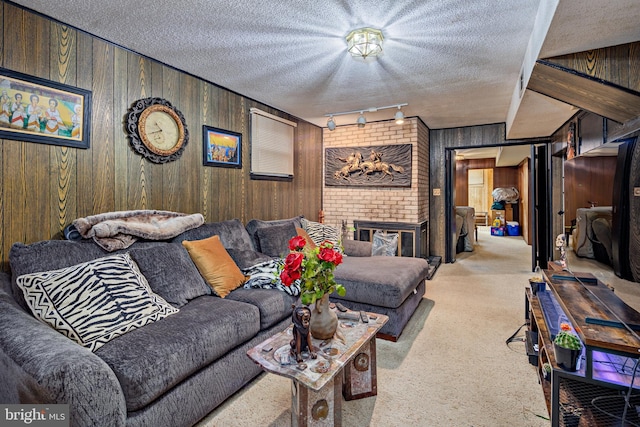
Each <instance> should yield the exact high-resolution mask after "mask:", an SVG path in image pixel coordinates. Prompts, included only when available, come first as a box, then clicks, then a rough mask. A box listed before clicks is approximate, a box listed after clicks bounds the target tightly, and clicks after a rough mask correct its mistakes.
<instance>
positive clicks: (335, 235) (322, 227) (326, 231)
mask: <svg viewBox="0 0 640 427" xmlns="http://www.w3.org/2000/svg"><path fill="white" fill-rule="evenodd" d="M300 221H301V222H302V228H303V229H304V231H306V232H307V234H308V235H309V237H311V240H313V243H315V244H316V245H319V244H320V243H322V242H324V241H325V240H328V241H330V242H331V243H333V245H334V246H335V247H336V249H338V246H339V243H340V233H339V232H338V229H337V228H335V227H332V226H330V225H326V224H321V223H319V222H314V221H309V220H308V219H306V218H302V219H301V220H300Z"/></svg>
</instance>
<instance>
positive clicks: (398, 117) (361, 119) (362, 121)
mask: <svg viewBox="0 0 640 427" xmlns="http://www.w3.org/2000/svg"><path fill="white" fill-rule="evenodd" d="M406 105H409V104H407V103H404V104H394V105H387V106H384V107H373V108H367V109H366V110H353V111H343V112H341V113H329V114H325V117H329V119H328V120H327V128H328V129H329V130H330V131H331V130H335V129H336V126H337V124H336V121H335V119H334V118H333V116H344V115H347V114H357V113H359V115H358V119H357V120H356V124H357V125H358V127H359V128H363V127H364V126H365V125H366V124H367V118H366V117H365V116H364V113H365V112H368V113H374V112H376V111H378V110H386V109H389V108H397V109H398V111H397V112H396V114H395V117H394V120H395V121H396V124H399V125H401V124H403V123H404V113H403V112H402V110H401V108H402V107H404V106H406Z"/></svg>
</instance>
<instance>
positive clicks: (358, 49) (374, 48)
mask: <svg viewBox="0 0 640 427" xmlns="http://www.w3.org/2000/svg"><path fill="white" fill-rule="evenodd" d="M383 40H384V37H383V36H382V31H380V30H376V29H375V28H369V27H365V28H358V29H357V30H353V31H351V32H350V33H349V34H348V35H347V46H348V50H349V53H350V54H351V56H353V57H362V58H365V59H366V58H367V57H369V56H373V57H376V56H378V55H380V54H381V53H382V41H383Z"/></svg>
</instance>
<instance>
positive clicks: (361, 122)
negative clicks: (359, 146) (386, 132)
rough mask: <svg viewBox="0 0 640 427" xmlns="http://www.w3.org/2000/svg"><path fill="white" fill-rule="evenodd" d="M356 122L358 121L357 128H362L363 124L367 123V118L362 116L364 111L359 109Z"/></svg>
mask: <svg viewBox="0 0 640 427" xmlns="http://www.w3.org/2000/svg"><path fill="white" fill-rule="evenodd" d="M356 123H358V127H359V128H363V127H364V125H366V124H367V119H366V118H365V117H364V111H360V115H359V116H358V121H357V122H356Z"/></svg>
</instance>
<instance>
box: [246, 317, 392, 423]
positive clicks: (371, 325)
mask: <svg viewBox="0 0 640 427" xmlns="http://www.w3.org/2000/svg"><path fill="white" fill-rule="evenodd" d="M367 315H368V316H369V322H368V323H364V322H362V321H361V320H348V319H340V320H339V322H338V332H339V333H341V334H342V335H343V336H344V341H345V342H344V343H343V342H341V341H340V340H339V339H337V338H336V337H334V338H333V339H331V340H325V341H321V340H316V339H313V340H312V341H313V344H314V346H315V347H316V348H317V349H318V357H317V358H316V359H312V358H311V357H310V356H309V354H307V353H303V359H304V360H303V363H302V364H298V363H297V362H296V360H295V358H293V357H292V356H290V354H289V350H290V348H291V347H290V342H291V339H292V338H293V333H292V326H290V327H289V328H287V329H286V330H284V331H283V332H280V333H279V334H276V335H275V336H273V337H271V338H269V339H267V340H266V341H264V342H262V343H260V344H258V345H257V346H255V347H254V348H252V349H251V350H249V351H248V352H247V355H248V356H249V357H250V358H251V359H252V360H253V361H254V362H256V363H257V364H258V365H260V366H261V367H262V369H264V370H265V371H267V372H271V373H273V374H277V375H281V376H284V377H287V378H291V380H292V383H291V425H292V426H293V427H302V426H341V425H342V397H341V396H340V394H343V395H344V398H345V399H346V400H353V399H361V398H363V397H369V396H375V395H376V394H378V389H377V375H376V340H375V336H376V333H377V332H378V331H379V330H380V328H382V326H384V324H385V323H386V322H387V321H388V320H389V318H388V317H387V316H384V315H380V314H375V313H367Z"/></svg>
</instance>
